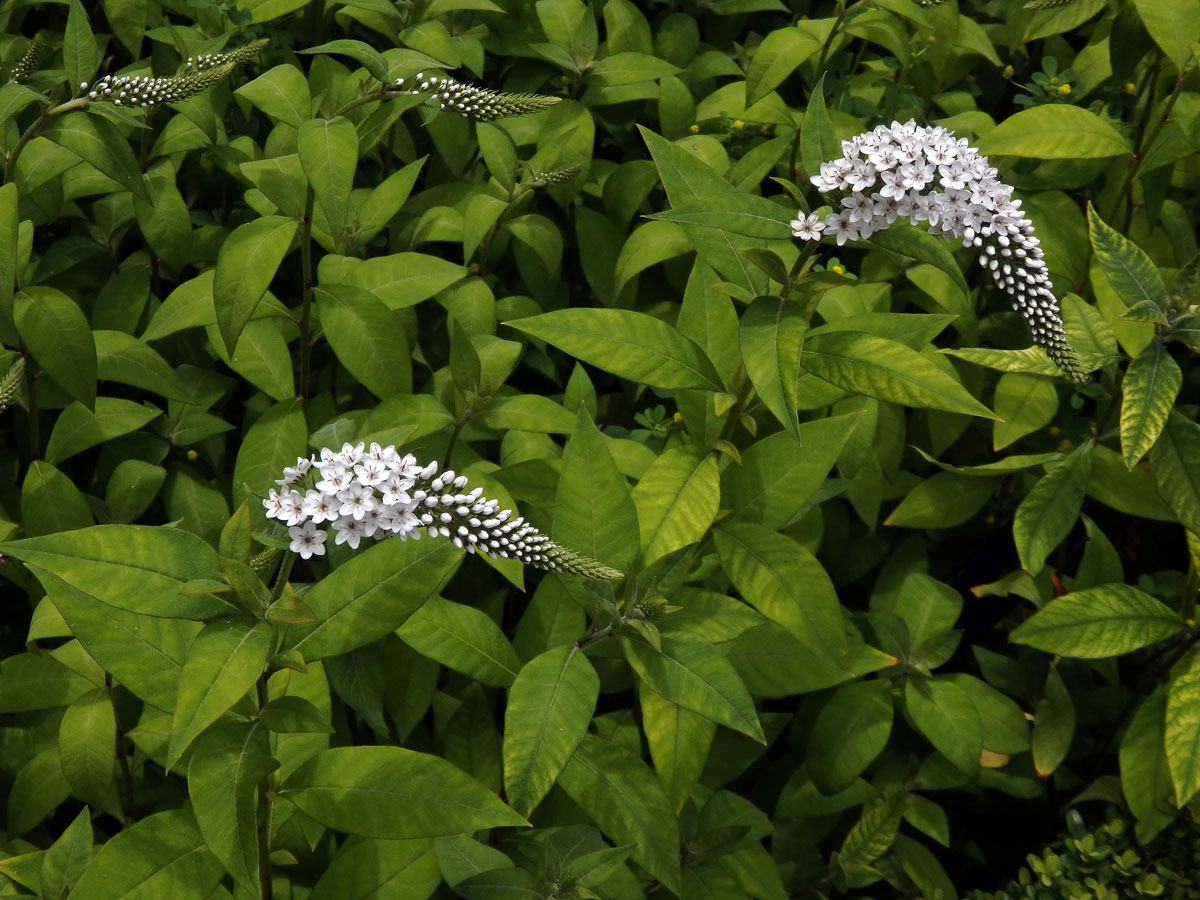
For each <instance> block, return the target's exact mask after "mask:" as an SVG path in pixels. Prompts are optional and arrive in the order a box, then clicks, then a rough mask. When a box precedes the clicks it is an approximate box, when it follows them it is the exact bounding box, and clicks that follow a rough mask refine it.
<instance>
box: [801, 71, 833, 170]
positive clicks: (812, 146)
mask: <svg viewBox="0 0 1200 900" xmlns="http://www.w3.org/2000/svg"><path fill="white" fill-rule="evenodd" d="M841 155H842V148H841V146H840V145H839V143H838V139H837V135H836V134H834V131H833V122H832V121H831V120H830V118H829V111H828V110H827V109H826V108H825V75H824V73H822V74H821V77H820V78H818V79H817V83H816V84H815V85H813V89H812V93H810V94H809V95H808V108H807V109H806V110H805V112H804V121H803V122H802V123H801V125H800V159H801V160H802V161H803V162H804V169H805V171H806V172H808V174H809V175H816V174H817V173H818V172H820V171H821V163H823V162H828V161H830V160H833V159H836V158H837V157H839V156H841Z"/></svg>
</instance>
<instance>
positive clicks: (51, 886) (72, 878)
mask: <svg viewBox="0 0 1200 900" xmlns="http://www.w3.org/2000/svg"><path fill="white" fill-rule="evenodd" d="M91 858H92V811H91V810H90V809H88V808H87V807H86V806H85V807H84V808H83V809H82V810H81V811H80V813H79V815H77V816H76V817H75V820H74V821H73V822H71V824H70V825H68V826H67V827H66V829H65V830H64V831H63V833H62V834H61V835H59V837H58V839H57V840H56V841H55V842H54V843H53V844H52V845H51V846H50V848H49V849H48V850H47V851H46V852H45V854H44V855H43V856H42V872H41V875H42V896H43V897H62V896H63V895H64V894H65V893H66V892H67V891H68V890H70V889H71V888H73V887H74V886H75V882H77V881H78V880H79V876H80V875H82V874H83V870H84V869H86V868H87V864H88V862H89V861H90V860H91Z"/></svg>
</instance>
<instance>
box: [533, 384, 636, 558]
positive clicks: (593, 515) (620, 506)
mask: <svg viewBox="0 0 1200 900" xmlns="http://www.w3.org/2000/svg"><path fill="white" fill-rule="evenodd" d="M639 533H640V532H639V529H638V517H637V508H636V507H635V506H634V503H633V498H632V497H631V496H630V493H629V485H628V483H627V482H626V481H625V476H624V475H622V474H621V473H620V471H618V469H617V464H616V463H615V462H613V458H612V454H610V453H609V451H608V447H607V446H606V445H605V443H604V439H603V437H602V436H601V434H600V431H599V430H598V429H597V428H596V426H595V424H594V423H593V422H592V419H591V416H589V415H588V411H587V408H586V407H585V406H584V404H580V405H579V410H578V412H577V414H576V417H575V428H574V430H573V431H572V432H571V440H570V441H568V442H567V449H566V450H565V451H564V452H563V469H562V475H561V476H560V477H559V479H558V491H557V493H556V495H555V501H554V524H553V527H552V528H551V530H550V536H551V537H552V538H554V540H555V541H557V542H558V543H559V544H561V545H562V546H564V547H570V548H571V549H572V550H575V551H577V552H579V553H582V554H583V555H584V556H590V557H591V558H592V559H598V560H600V562H602V563H604V564H605V565H609V566H612V567H614V568H616V569H623V568H624V567H625V566H627V565H628V564H629V563H631V562H632V561H633V558H634V557H635V556H637V553H638V550H639V549H640V545H639V542H638V535H639Z"/></svg>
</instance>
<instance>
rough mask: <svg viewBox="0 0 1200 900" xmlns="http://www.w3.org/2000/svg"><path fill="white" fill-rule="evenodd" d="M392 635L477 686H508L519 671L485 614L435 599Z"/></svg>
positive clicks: (510, 649)
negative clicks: (467, 676) (460, 674)
mask: <svg viewBox="0 0 1200 900" xmlns="http://www.w3.org/2000/svg"><path fill="white" fill-rule="evenodd" d="M306 596H307V595H306ZM396 634H397V635H398V636H399V637H400V639H401V640H402V641H404V643H406V644H408V646H410V647H412V648H413V649H414V650H416V651H417V652H418V653H420V654H422V655H423V656H428V657H429V658H430V659H435V660H437V661H438V662H440V663H441V664H442V665H444V666H448V667H449V668H451V669H454V670H455V671H457V672H462V673H464V674H466V675H470V676H471V677H472V678H474V679H475V680H476V681H478V682H479V683H480V684H486V685H490V686H492V687H508V686H509V685H510V684H512V683H513V679H515V678H516V677H517V671H518V670H519V669H520V668H521V661H520V660H519V659H518V658H517V651H515V650H514V649H513V647H512V644H510V643H509V642H508V639H507V638H506V637H505V636H504V632H502V631H501V630H500V626H499V625H497V624H496V623H495V621H494V620H493V619H492V618H491V617H490V616H489V615H488V614H487V613H485V612H483V610H479V609H476V608H475V607H473V606H466V605H465V604H462V603H451V602H450V601H449V600H444V599H442V598H441V597H438V596H433V597H430V598H429V599H428V600H426V601H425V602H424V603H423V604H421V605H420V606H418V607H417V608H416V609H415V610H413V613H412V615H410V616H409V617H408V619H407V620H406V621H405V622H404V624H403V625H401V626H400V627H399V628H397V629H396Z"/></svg>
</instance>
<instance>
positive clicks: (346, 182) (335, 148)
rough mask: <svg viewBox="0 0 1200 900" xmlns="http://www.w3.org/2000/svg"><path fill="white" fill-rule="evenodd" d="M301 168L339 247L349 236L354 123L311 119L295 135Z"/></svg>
mask: <svg viewBox="0 0 1200 900" xmlns="http://www.w3.org/2000/svg"><path fill="white" fill-rule="evenodd" d="M296 152H297V153H298V154H299V156H300V165H302V166H303V167H304V174H305V175H306V176H308V182H309V184H311V185H312V188H313V192H314V193H315V194H316V198H317V203H319V204H320V205H321V210H322V211H323V212H324V213H325V219H326V222H327V223H328V225H329V234H330V236H331V237H332V238H333V241H334V243H335V244H340V243H341V241H342V239H343V238H344V236H345V232H346V213H347V211H348V209H349V202H350V191H351V189H352V188H353V187H354V169H355V167H356V165H357V163H358V133H357V132H356V131H355V130H354V123H353V122H351V121H350V120H349V119H347V118H344V117H342V116H338V117H337V118H335V119H308V120H307V121H306V122H304V124H303V125H301V126H300V128H299V130H298V131H297V133H296Z"/></svg>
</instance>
